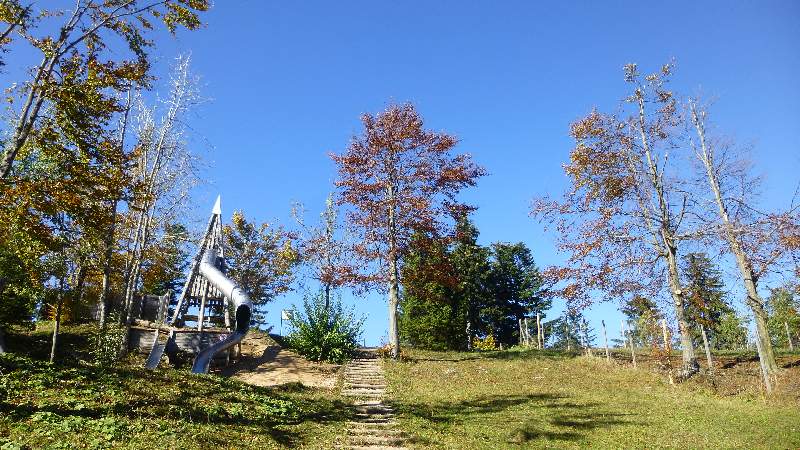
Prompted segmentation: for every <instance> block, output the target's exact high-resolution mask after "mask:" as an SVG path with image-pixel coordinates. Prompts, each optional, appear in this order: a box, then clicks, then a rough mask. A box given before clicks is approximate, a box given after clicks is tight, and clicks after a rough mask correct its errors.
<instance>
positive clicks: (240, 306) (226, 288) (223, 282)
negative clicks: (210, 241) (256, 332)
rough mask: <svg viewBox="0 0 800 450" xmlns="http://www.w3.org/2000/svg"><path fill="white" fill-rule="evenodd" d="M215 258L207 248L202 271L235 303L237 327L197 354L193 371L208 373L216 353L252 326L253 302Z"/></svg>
mask: <svg viewBox="0 0 800 450" xmlns="http://www.w3.org/2000/svg"><path fill="white" fill-rule="evenodd" d="M213 258H214V252H212V251H211V250H210V249H209V250H206V252H205V254H204V255H203V259H202V261H201V263H200V273H201V274H202V275H203V276H204V277H205V278H206V279H207V280H208V282H209V283H211V284H212V285H214V287H215V288H217V290H218V291H220V292H221V293H222V295H224V296H225V297H227V298H229V299H230V301H231V302H232V303H233V305H234V307H235V310H236V328H235V329H234V331H233V333H231V334H230V335H229V336H228V337H226V338H225V339H223V340H222V341H220V342H217V343H216V344H213V345H211V346H209V347H208V348H207V349H205V350H202V351H201V352H200V353H198V354H197V356H196V357H195V359H194V364H193V365H192V373H208V366H209V365H210V364H211V359H213V358H214V355H216V354H217V353H219V352H222V351H225V350H227V349H229V348H231V347H233V346H234V345H236V344H238V343H239V342H241V341H242V339H244V336H245V335H246V334H247V330H248V329H249V328H250V315H251V311H252V308H253V303H252V302H251V301H250V298H249V297H248V296H247V294H246V293H245V292H244V291H243V290H242V289H241V288H240V287H239V286H237V285H236V283H234V282H233V281H231V279H230V278H228V277H226V276H225V275H224V274H223V273H222V272H221V271H220V270H219V269H217V267H216V266H215V265H214V259H213Z"/></svg>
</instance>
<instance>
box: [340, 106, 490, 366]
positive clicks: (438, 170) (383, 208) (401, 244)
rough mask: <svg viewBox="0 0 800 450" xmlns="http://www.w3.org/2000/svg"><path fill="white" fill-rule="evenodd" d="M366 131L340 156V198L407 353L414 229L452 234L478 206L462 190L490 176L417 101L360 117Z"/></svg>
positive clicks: (395, 344) (394, 335)
mask: <svg viewBox="0 0 800 450" xmlns="http://www.w3.org/2000/svg"><path fill="white" fill-rule="evenodd" d="M361 122H362V123H363V125H364V130H363V132H362V133H361V135H360V136H356V137H354V138H353V140H352V141H351V142H350V145H348V147H347V149H346V151H345V152H344V153H343V154H341V155H335V154H333V155H331V158H333V160H334V162H335V163H336V164H337V166H338V172H339V176H338V180H337V181H336V186H337V187H338V188H339V190H340V197H339V203H340V204H342V205H348V206H350V208H348V210H347V220H348V225H349V227H350V228H351V230H352V231H353V232H354V233H357V235H358V236H359V238H360V242H359V243H358V244H357V245H355V251H356V253H357V254H359V256H361V257H363V258H365V259H366V260H369V261H371V262H372V263H373V264H370V266H369V267H365V268H364V269H363V271H362V272H363V273H362V275H363V278H362V280H364V281H368V282H370V283H379V286H386V287H387V288H388V294H389V340H390V344H391V347H392V356H393V357H397V355H398V354H399V352H400V336H399V331H398V328H397V314H398V306H399V302H400V266H401V265H402V261H403V257H404V256H405V254H406V252H407V249H408V246H409V243H410V241H411V236H412V235H413V234H414V232H415V231H417V230H420V231H429V232H436V233H439V234H440V235H444V234H449V233H450V232H451V229H452V223H453V220H452V219H453V217H459V216H461V215H463V214H465V213H467V212H468V211H470V210H471V209H473V208H472V207H470V206H468V205H466V204H464V203H461V202H459V201H458V200H457V199H456V195H457V194H458V193H459V191H461V190H462V189H463V188H465V187H468V186H474V185H475V183H476V181H477V179H478V178H480V177H481V176H483V175H484V174H485V171H484V169H483V168H481V167H480V166H477V165H476V164H475V163H473V161H472V158H471V157H470V155H468V154H454V153H453V149H454V148H455V146H456V144H457V143H458V140H457V139H456V138H455V137H454V136H452V135H449V134H447V133H444V132H434V131H430V130H426V129H424V128H423V122H422V117H420V115H419V113H418V112H417V111H416V109H415V108H414V106H413V105H411V104H410V103H405V104H401V105H394V104H393V105H389V107H388V108H387V109H386V110H385V111H383V112H380V113H378V114H376V115H372V114H364V115H362V116H361Z"/></svg>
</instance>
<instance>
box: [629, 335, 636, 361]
mask: <svg viewBox="0 0 800 450" xmlns="http://www.w3.org/2000/svg"><path fill="white" fill-rule="evenodd" d="M628 339H629V340H630V342H629V343H630V346H631V361H633V368H634V369H635V368H636V348H635V347H634V345H633V344H634V343H633V331H629V332H628Z"/></svg>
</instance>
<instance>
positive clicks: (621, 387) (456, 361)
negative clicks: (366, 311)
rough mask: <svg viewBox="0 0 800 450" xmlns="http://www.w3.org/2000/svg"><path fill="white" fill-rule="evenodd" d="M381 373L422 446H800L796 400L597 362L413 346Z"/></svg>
mask: <svg viewBox="0 0 800 450" xmlns="http://www.w3.org/2000/svg"><path fill="white" fill-rule="evenodd" d="M385 369H386V372H387V380H388V382H389V385H390V387H391V391H390V392H391V395H392V397H393V404H394V406H395V407H396V409H397V411H398V413H399V420H400V425H401V427H402V428H403V429H404V430H405V431H406V432H407V433H408V434H409V435H410V436H411V440H410V443H411V445H413V446H415V447H419V448H487V449H488V448H492V449H498V448H514V447H523V448H586V447H590V448H676V447H678V448H798V447H800V408H798V405H797V404H794V403H793V402H784V401H781V400H780V399H778V400H771V401H769V402H766V401H764V400H761V399H754V398H752V397H728V398H723V397H720V396H718V395H715V394H713V393H712V392H711V391H708V390H703V389H698V388H697V386H695V385H691V384H687V385H677V386H670V385H669V384H668V383H667V382H666V380H665V377H663V376H660V375H659V374H656V373H653V372H652V371H649V370H646V369H639V370H634V369H632V368H628V367H623V366H620V365H618V364H613V363H612V364H608V363H606V361H605V359H602V358H586V357H575V356H570V355H564V354H560V353H555V352H549V351H506V352H487V353H454V352H447V353H442V352H425V351H414V350H412V351H410V352H409V358H408V359H407V360H405V361H388V360H387V361H386V362H385Z"/></svg>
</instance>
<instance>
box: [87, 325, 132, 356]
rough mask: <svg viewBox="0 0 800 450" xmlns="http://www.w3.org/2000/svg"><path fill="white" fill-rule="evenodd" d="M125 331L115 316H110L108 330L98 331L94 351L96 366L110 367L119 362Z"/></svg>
mask: <svg viewBox="0 0 800 450" xmlns="http://www.w3.org/2000/svg"><path fill="white" fill-rule="evenodd" d="M125 330H126V328H125V327H123V326H121V325H119V324H118V320H117V318H116V317H115V316H112V315H109V317H108V321H107V322H106V329H105V330H97V335H96V342H95V347H94V349H93V351H92V356H93V357H94V362H95V364H97V365H99V366H110V365H112V364H113V363H115V362H116V361H117V360H119V356H120V348H121V347H122V342H123V339H124V338H125Z"/></svg>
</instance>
